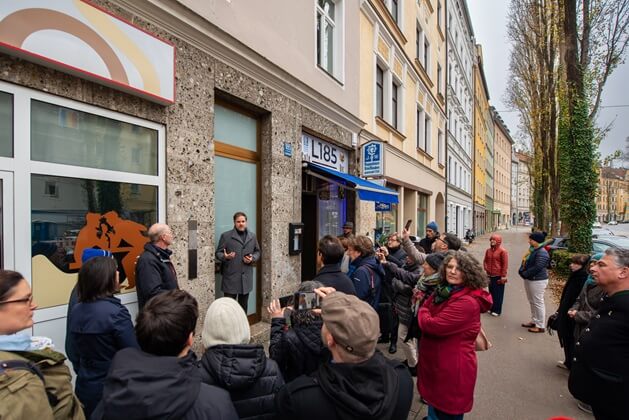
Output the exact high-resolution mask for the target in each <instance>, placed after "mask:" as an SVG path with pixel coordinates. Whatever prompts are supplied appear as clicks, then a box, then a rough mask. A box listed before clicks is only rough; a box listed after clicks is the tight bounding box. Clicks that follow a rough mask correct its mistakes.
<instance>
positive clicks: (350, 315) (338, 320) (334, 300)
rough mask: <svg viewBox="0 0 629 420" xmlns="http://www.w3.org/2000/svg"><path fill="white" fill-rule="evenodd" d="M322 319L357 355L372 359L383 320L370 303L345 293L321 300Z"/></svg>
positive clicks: (329, 329) (334, 293) (341, 345)
mask: <svg viewBox="0 0 629 420" xmlns="http://www.w3.org/2000/svg"><path fill="white" fill-rule="evenodd" d="M321 318H322V319H323V324H324V325H325V327H326V328H327V330H328V331H329V332H330V334H332V337H334V341H336V343H337V345H338V346H340V347H341V348H343V349H344V350H345V351H346V352H347V353H349V354H352V355H354V356H358V357H363V358H368V357H371V356H372V355H373V354H374V352H375V350H376V343H377V342H378V337H379V336H380V320H379V318H378V314H377V313H376V311H375V310H374V309H373V308H372V307H371V305H369V304H368V303H367V302H365V301H362V300H360V299H358V298H357V297H356V296H353V295H346V294H345V293H343V292H333V293H330V294H329V295H327V296H326V297H325V298H323V299H322V301H321Z"/></svg>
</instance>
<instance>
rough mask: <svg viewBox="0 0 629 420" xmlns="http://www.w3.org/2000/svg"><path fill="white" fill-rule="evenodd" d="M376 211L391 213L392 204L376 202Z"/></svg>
mask: <svg viewBox="0 0 629 420" xmlns="http://www.w3.org/2000/svg"><path fill="white" fill-rule="evenodd" d="M376 211H391V203H381V202H380V201H376Z"/></svg>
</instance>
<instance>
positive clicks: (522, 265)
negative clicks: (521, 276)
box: [520, 238, 553, 268]
mask: <svg viewBox="0 0 629 420" xmlns="http://www.w3.org/2000/svg"><path fill="white" fill-rule="evenodd" d="M552 242H553V238H550V239H548V240H546V241H544V242H542V243H541V244H539V245H538V246H537V248H535V247H533V246H532V245H531V246H529V249H528V251H527V252H526V254H524V256H523V257H522V264H521V265H520V267H522V268H524V267H526V263H527V262H528V260H529V259H530V258H531V255H532V254H533V251H535V250H536V249H540V248H541V247H544V246H546V245H548V244H551V243H552Z"/></svg>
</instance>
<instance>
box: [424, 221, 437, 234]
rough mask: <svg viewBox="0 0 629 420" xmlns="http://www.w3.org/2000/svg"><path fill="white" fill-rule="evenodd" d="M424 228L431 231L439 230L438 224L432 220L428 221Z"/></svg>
mask: <svg viewBox="0 0 629 420" xmlns="http://www.w3.org/2000/svg"><path fill="white" fill-rule="evenodd" d="M426 228H427V229H430V230H432V231H433V232H439V226H437V223H436V222H435V221H434V220H433V221H432V222H430V223H428V224H427V225H426Z"/></svg>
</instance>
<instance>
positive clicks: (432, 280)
mask: <svg viewBox="0 0 629 420" xmlns="http://www.w3.org/2000/svg"><path fill="white" fill-rule="evenodd" d="M439 281H440V277H439V272H438V271H437V272H436V273H434V274H431V275H429V276H425V275H423V274H422V276H421V277H420V278H419V280H417V284H416V285H415V287H414V288H413V296H412V297H411V310H412V311H413V314H417V311H418V310H419V308H420V306H422V305H423V304H424V302H425V301H426V299H427V298H428V296H430V293H431V292H432V290H433V289H434V287H435V286H436V285H438V284H439Z"/></svg>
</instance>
